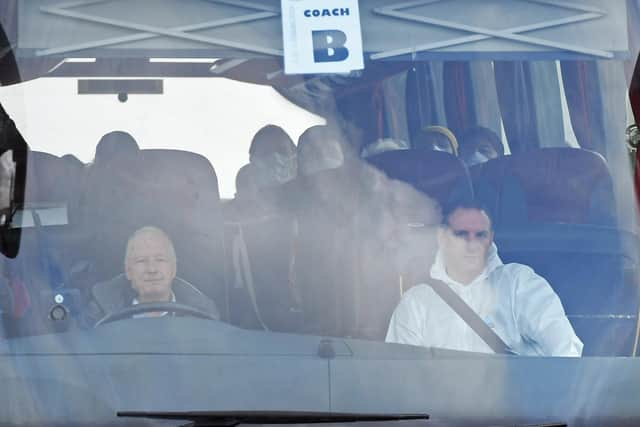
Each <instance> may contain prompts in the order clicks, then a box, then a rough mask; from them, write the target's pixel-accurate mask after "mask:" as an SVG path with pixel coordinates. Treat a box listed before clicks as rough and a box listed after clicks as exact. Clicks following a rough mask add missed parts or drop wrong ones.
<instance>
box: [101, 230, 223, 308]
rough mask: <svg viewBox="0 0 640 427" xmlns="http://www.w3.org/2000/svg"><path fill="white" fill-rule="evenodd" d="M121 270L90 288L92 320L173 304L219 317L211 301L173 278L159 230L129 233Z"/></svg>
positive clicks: (167, 244) (171, 256)
mask: <svg viewBox="0 0 640 427" xmlns="http://www.w3.org/2000/svg"><path fill="white" fill-rule="evenodd" d="M124 267H125V273H124V275H123V274H120V275H118V276H116V277H115V278H113V279H111V280H109V281H107V282H103V283H100V284H97V285H95V286H94V287H93V289H92V294H93V301H92V304H91V306H90V313H89V315H90V316H91V318H92V320H99V319H100V318H102V317H104V316H105V315H107V314H111V313H117V312H118V311H120V310H122V309H124V308H126V307H129V306H133V305H137V304H140V303H148V302H175V303H179V304H184V305H189V306H191V307H194V308H197V309H199V310H200V311H203V312H205V313H208V314H210V315H212V316H214V317H216V318H218V317H219V314H218V310H217V308H216V305H215V304H214V302H213V301H212V300H210V299H209V298H207V297H206V296H205V295H204V294H203V293H202V292H200V291H199V290H198V289H196V288H195V287H194V286H193V285H191V284H190V283H188V282H186V281H184V280H182V279H179V278H177V277H176V254H175V249H174V248H173V244H172V243H171V240H170V239H169V236H167V235H166V234H165V233H164V232H163V231H162V230H160V229H159V228H156V227H143V228H140V229H139V230H137V231H136V232H135V233H133V235H132V236H131V237H130V238H129V241H128V242H127V249H126V255H125V259H124ZM164 314H166V313H153V315H164Z"/></svg>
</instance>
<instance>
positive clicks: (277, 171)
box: [249, 125, 297, 189]
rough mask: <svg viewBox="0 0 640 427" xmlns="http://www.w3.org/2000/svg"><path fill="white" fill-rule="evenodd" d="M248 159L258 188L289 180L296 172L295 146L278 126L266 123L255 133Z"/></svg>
mask: <svg viewBox="0 0 640 427" xmlns="http://www.w3.org/2000/svg"><path fill="white" fill-rule="evenodd" d="M249 161H250V162H251V164H252V165H253V166H254V168H253V169H254V174H255V177H256V185H257V186H258V188H260V189H263V188H268V187H273V186H276V185H280V184H284V183H286V182H289V181H291V180H292V179H294V178H295V177H296V174H297V162H296V146H295V145H294V144H293V141H292V140H291V138H290V137H289V135H288V134H287V133H286V132H285V131H284V130H283V129H282V128H281V127H279V126H275V125H267V126H265V127H263V128H262V129H260V130H259V131H258V132H257V133H256V134H255V136H254V137H253V140H252V141H251V146H250V147H249Z"/></svg>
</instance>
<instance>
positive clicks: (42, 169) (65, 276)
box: [23, 151, 86, 282]
mask: <svg viewBox="0 0 640 427" xmlns="http://www.w3.org/2000/svg"><path fill="white" fill-rule="evenodd" d="M27 168H28V172H27V182H26V189H25V206H26V207H27V208H28V209H30V208H38V209H33V210H34V211H35V212H37V213H38V214H39V219H40V221H41V223H42V225H43V226H44V227H42V228H40V229H38V230H35V229H33V228H30V227H27V228H26V229H24V230H23V232H26V233H30V232H33V234H36V235H37V236H40V237H41V238H44V239H46V243H44V242H43V244H45V245H46V246H48V249H47V250H48V251H50V252H51V253H50V255H51V256H54V257H55V258H56V260H55V262H56V263H57V264H58V267H59V268H60V274H62V277H61V278H60V280H62V281H63V282H66V281H68V280H70V279H71V276H72V275H73V269H74V268H76V266H75V263H77V262H79V261H80V258H81V257H82V252H81V251H79V248H78V227H79V221H80V214H79V212H78V204H79V200H80V197H81V195H82V192H83V190H84V188H83V183H84V181H85V179H84V178H85V176H86V168H85V165H84V164H83V163H82V162H80V161H79V160H78V159H75V158H72V157H65V158H60V157H57V156H54V155H52V154H49V153H43V152H37V151H31V152H29V154H28V158H27ZM27 216H28V217H30V216H31V215H30V214H28V215H27Z"/></svg>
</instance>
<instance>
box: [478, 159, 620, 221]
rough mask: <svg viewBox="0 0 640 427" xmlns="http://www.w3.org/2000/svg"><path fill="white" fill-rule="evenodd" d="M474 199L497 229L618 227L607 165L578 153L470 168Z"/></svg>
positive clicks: (485, 164) (497, 161)
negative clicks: (539, 225) (565, 225)
mask: <svg viewBox="0 0 640 427" xmlns="http://www.w3.org/2000/svg"><path fill="white" fill-rule="evenodd" d="M471 176H472V178H473V183H474V189H475V193H476V196H477V197H478V199H479V200H480V201H482V202H483V203H484V204H485V205H486V206H487V207H488V208H489V209H490V210H492V213H493V216H494V221H495V222H496V225H513V224H518V223H523V222H524V223H570V224H599V225H613V224H614V218H615V215H614V209H615V202H614V198H613V184H612V180H611V175H610V173H609V168H608V166H607V163H606V160H605V159H604V158H603V157H602V156H601V155H600V154H598V153H595V152H592V151H587V150H583V149H578V148H565V147H563V148H543V149H538V150H530V151H526V152H522V153H518V154H512V155H509V156H504V157H499V158H497V159H493V160H490V161H488V162H485V163H482V164H479V165H475V166H473V167H472V168H471Z"/></svg>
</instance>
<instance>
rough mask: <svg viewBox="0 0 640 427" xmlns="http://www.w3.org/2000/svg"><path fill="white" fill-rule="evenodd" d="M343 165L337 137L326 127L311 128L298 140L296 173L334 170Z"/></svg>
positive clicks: (309, 173)
mask: <svg viewBox="0 0 640 427" xmlns="http://www.w3.org/2000/svg"><path fill="white" fill-rule="evenodd" d="M343 163H344V155H343V153H342V147H341V146H340V140H339V137H338V135H337V134H336V133H335V132H333V131H332V130H331V128H329V127H328V126H313V127H310V128H309V129H307V130H306V131H304V132H303V133H302V135H300V138H298V171H299V173H300V174H301V175H305V176H308V175H313V174H315V173H317V172H320V171H323V170H329V169H336V168H339V167H340V166H342V164H343Z"/></svg>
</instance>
